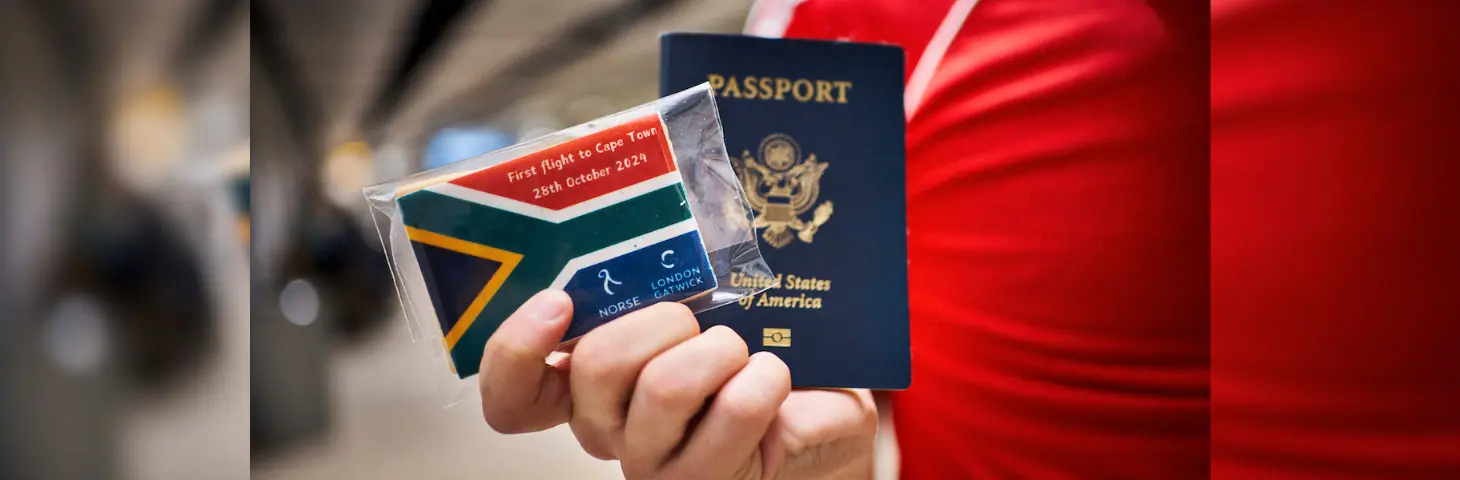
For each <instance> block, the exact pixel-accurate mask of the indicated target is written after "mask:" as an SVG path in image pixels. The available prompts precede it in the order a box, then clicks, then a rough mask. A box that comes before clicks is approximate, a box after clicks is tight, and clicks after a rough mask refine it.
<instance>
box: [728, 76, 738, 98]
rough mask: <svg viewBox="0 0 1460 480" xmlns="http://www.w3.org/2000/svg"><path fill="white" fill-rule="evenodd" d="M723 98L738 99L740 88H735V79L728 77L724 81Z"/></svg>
mask: <svg viewBox="0 0 1460 480" xmlns="http://www.w3.org/2000/svg"><path fill="white" fill-rule="evenodd" d="M725 96H726V97H731V98H740V87H737V86H735V77H730V78H729V79H728V80H726V81H725Z"/></svg>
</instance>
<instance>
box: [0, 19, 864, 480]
mask: <svg viewBox="0 0 1460 480" xmlns="http://www.w3.org/2000/svg"><path fill="white" fill-rule="evenodd" d="M750 8H751V1H750V0H735V1H711V0H579V1H568V0H560V1H540V0H310V1H298V0H253V1H251V2H250V1H243V0H120V1H118V0H0V159H3V160H4V161H3V162H0V169H3V170H0V199H3V203H0V205H3V208H0V242H3V244H0V245H3V246H4V248H3V249H0V253H3V255H4V256H3V258H0V261H3V263H0V280H3V282H4V284H3V288H0V312H5V313H4V314H3V316H0V478H4V479H31V478H44V479H49V478H87V479H109V478H121V479H198V478H210V479H227V478H248V477H249V476H252V477H254V478H270V479H313V478H320V479H326V478H328V479H333V478H391V479H393V478H407V477H418V478H468V477H470V478H576V479H591V478H621V474H620V473H619V469H618V465H617V463H616V462H602V461H598V460H596V459H593V458H592V457H590V456H588V455H587V454H584V453H583V452H582V450H581V448H579V447H578V446H577V443H576V441H575V440H574V439H573V436H572V434H571V432H570V431H568V430H567V428H566V427H560V428H557V429H553V430H550V431H547V432H542V433H539V434H532V435H524V436H516V437H511V438H508V437H504V436H500V435H497V434H496V433H494V432H492V431H491V430H490V429H489V428H488V427H487V425H486V424H485V422H483V421H482V420H481V417H480V411H479V409H478V408H477V407H476V405H474V404H475V403H477V399H475V398H467V399H465V400H463V401H462V402H461V403H460V404H458V405H456V406H455V407H452V408H449V409H444V410H443V409H442V408H441V407H440V398H439V396H438V393H437V388H436V385H435V384H434V382H433V381H432V380H430V378H431V377H430V376H429V375H427V374H426V373H428V372H429V369H431V368H433V366H432V364H431V362H430V359H429V353H428V350H427V349H426V348H425V347H422V346H421V345H415V344H412V343H411V339H410V335H409V333H408V330H407V328H406V326H405V322H404V320H403V319H402V317H401V316H400V312H401V310H400V308H399V305H398V300H397V298H396V295H395V291H394V288H393V286H392V284H391V280H390V276H389V271H388V270H387V266H386V262H385V261H384V257H383V256H382V254H381V251H380V241H379V239H378V237H377V235H376V231H375V227H374V225H373V223H372V221H371V219H370V215H369V212H368V211H367V209H366V205H365V202H364V199H363V197H362V195H361V193H360V192H361V188H362V187H364V186H366V185H369V184H372V183H376V182H379V181H384V180H389V179H393V178H396V177H399V176H402V175H405V174H408V173H412V172H415V171H419V170H424V169H428V168H433V167H436V166H440V165H444V164H446V163H450V162H454V161H457V160H461V159H465V158H468V157H471V156H474V155H478V154H482V153H486V152H489V151H492V150H495V149H498V148H501V147H505V146H508V145H511V144H513V143H516V142H518V141H520V140H525V139H528V138H532V137H536V136H539V135H543V134H545V133H549V132H551V131H554V130H557V129H561V128H564V127H568V126H572V125H575V124H578V123H582V122H585V121H588V120H591V119H593V118H596V117H599V116H603V115H606V114H610V113H613V112H616V111H618V110H622V109H625V108H629V107H632V106H635V105H639V104H642V103H645V102H648V101H651V100H653V99H654V98H655V96H656V94H657V91H658V50H659V48H658V42H659V40H658V35H659V33H662V32H666V31H703V32H727V33H735V32H739V31H740V30H741V29H742V26H743V25H744V21H745V18H746V16H747V13H748V12H749V10H750ZM883 463H884V464H886V463H887V462H883ZM891 468H893V467H891V466H888V467H887V468H884V470H888V471H890V469H891Z"/></svg>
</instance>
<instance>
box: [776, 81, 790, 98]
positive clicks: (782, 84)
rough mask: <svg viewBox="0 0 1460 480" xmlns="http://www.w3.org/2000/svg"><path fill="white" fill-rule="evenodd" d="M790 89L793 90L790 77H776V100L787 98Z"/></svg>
mask: <svg viewBox="0 0 1460 480" xmlns="http://www.w3.org/2000/svg"><path fill="white" fill-rule="evenodd" d="M789 91H791V79H789V78H777V79H776V100H785V99H786V92H789Z"/></svg>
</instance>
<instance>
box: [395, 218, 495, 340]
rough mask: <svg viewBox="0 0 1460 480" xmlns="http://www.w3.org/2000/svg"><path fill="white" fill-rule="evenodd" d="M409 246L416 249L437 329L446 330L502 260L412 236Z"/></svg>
mask: <svg viewBox="0 0 1460 480" xmlns="http://www.w3.org/2000/svg"><path fill="white" fill-rule="evenodd" d="M411 247H412V248H414V249H415V250H416V261H417V262H419V263H420V264H421V273H422V274H423V276H424V277H425V279H426V287H427V288H426V289H427V290H428V291H430V292H431V304H432V305H433V306H435V308H436V320H437V321H439V322H441V331H442V332H443V333H444V332H450V331H451V327H453V326H455V325H456V322H457V321H458V320H460V319H461V315H462V314H463V313H466V309H467V308H468V307H470V306H471V302H472V301H474V300H476V298H477V296H478V295H480V294H481V293H482V289H483V288H485V287H486V286H487V282H489V281H491V280H492V275H494V274H496V273H497V270H498V269H500V268H502V263H501V262H498V261H496V260H491V259H487V258H482V257H478V256H475V255H468V254H465V253H461V252H458V251H455V250H448V249H445V248H441V247H437V246H435V245H428V244H425V243H421V242H418V241H414V240H413V241H411Z"/></svg>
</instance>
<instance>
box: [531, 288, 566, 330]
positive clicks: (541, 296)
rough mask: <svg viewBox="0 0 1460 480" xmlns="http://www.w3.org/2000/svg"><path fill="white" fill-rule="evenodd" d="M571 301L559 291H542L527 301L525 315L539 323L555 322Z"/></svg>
mask: <svg viewBox="0 0 1460 480" xmlns="http://www.w3.org/2000/svg"><path fill="white" fill-rule="evenodd" d="M570 303H571V301H570V300H569V299H568V295H567V294H566V293H563V292H562V291H561V290H543V291H541V292H538V293H537V295H533V296H532V298H531V299H529V300H527V307H526V309H527V314H528V315H530V316H532V318H533V319H534V320H537V321H540V322H556V321H557V320H558V319H560V318H562V317H563V314H564V313H566V312H567V310H568V305H569V304H570Z"/></svg>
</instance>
